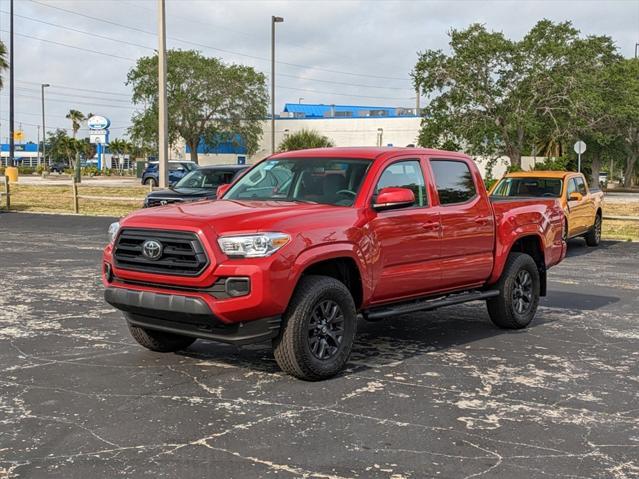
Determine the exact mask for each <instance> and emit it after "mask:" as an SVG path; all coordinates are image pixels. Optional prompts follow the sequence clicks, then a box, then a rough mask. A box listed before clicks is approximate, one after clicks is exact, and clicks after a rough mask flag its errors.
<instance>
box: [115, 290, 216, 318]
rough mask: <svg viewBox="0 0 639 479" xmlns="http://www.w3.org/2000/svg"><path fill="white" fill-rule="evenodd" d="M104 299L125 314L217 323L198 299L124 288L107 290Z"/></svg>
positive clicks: (204, 303) (202, 301) (207, 308)
mask: <svg viewBox="0 0 639 479" xmlns="http://www.w3.org/2000/svg"><path fill="white" fill-rule="evenodd" d="M104 299H105V300H106V302H107V303H109V304H110V305H111V306H114V307H116V308H117V309H119V310H122V311H124V312H126V313H135V314H142V315H145V316H153V317H158V318H162V319H167V320H174V319H175V317H176V316H177V317H179V318H180V321H188V322H196V323H197V322H200V321H209V322H210V321H217V320H216V319H215V317H214V316H213V313H212V312H211V310H210V309H209V307H208V305H207V304H206V302H205V301H204V300H202V299H200V298H193V297H191V296H183V295H179V294H161V293H153V292H151V291H138V290H133V289H125V288H113V287H111V288H107V289H106V290H105V291H104Z"/></svg>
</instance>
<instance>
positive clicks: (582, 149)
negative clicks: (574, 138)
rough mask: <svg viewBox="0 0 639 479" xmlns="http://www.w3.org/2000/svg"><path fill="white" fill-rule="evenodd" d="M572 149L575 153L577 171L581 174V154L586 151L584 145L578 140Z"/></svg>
mask: <svg viewBox="0 0 639 479" xmlns="http://www.w3.org/2000/svg"><path fill="white" fill-rule="evenodd" d="M573 148H574V149H575V153H577V171H578V172H579V173H581V154H582V153H583V152H585V151H586V144H585V143H584V142H583V141H581V140H579V141H578V142H577V143H575V146H573Z"/></svg>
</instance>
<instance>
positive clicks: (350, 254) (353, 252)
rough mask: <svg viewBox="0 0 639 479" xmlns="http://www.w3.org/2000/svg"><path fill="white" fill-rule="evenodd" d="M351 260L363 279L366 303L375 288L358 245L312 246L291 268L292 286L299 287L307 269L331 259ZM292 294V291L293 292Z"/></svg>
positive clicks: (336, 243) (303, 252)
mask: <svg viewBox="0 0 639 479" xmlns="http://www.w3.org/2000/svg"><path fill="white" fill-rule="evenodd" d="M340 258H349V259H352V260H353V261H354V262H355V265H356V266H357V269H358V270H359V275H360V278H361V279H362V293H363V299H364V301H366V300H367V299H368V298H369V297H370V295H371V294H372V290H373V286H372V283H371V280H370V278H369V276H370V275H369V274H368V268H367V267H366V263H365V261H364V257H363V254H362V253H361V251H359V248H357V246H356V245H354V244H353V243H349V242H345V241H344V242H335V243H330V244H323V245H317V246H312V247H310V248H308V249H305V250H304V251H302V252H301V253H300V254H299V255H298V256H297V258H296V259H295V262H294V263H293V266H292V268H291V274H290V276H289V281H290V282H291V283H292V284H295V285H297V283H298V281H299V279H300V277H301V276H302V274H303V273H304V271H305V270H306V269H308V268H309V267H310V266H313V265H314V264H317V263H320V262H322V261H327V260H331V259H340ZM291 293H292V291H291Z"/></svg>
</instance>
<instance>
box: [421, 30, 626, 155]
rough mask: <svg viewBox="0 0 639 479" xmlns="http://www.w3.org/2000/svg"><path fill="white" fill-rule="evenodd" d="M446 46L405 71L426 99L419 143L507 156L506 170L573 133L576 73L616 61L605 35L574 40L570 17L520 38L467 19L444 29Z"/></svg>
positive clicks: (586, 72) (577, 105) (576, 34)
mask: <svg viewBox="0 0 639 479" xmlns="http://www.w3.org/2000/svg"><path fill="white" fill-rule="evenodd" d="M450 47H451V53H450V55H446V54H444V53H443V52H442V51H441V50H427V51H425V52H422V53H420V54H419V58H418V62H417V64H416V66H415V69H414V70H413V73H412V76H413V80H414V83H415V86H419V87H420V88H421V89H422V91H423V92H424V95H425V96H427V97H429V98H430V101H429V102H428V104H427V105H426V106H425V108H424V110H425V112H426V114H425V118H424V120H423V123H422V129H421V132H420V135H419V143H420V144H421V145H423V146H433V147H447V148H451V147H456V148H457V149H463V150H465V151H467V152H468V153H469V154H471V155H474V156H485V157H488V158H490V159H491V160H492V161H493V162H494V161H495V160H496V159H497V158H499V157H501V156H508V157H509V158H510V160H511V164H512V166H513V167H514V168H521V156H522V155H523V154H524V153H525V152H527V151H530V148H531V145H533V144H535V143H536V142H539V141H540V140H544V141H545V142H546V143H552V142H557V141H562V140H564V139H566V138H568V137H570V136H571V135H572V134H573V133H574V127H573V125H572V124H571V121H570V120H571V118H572V117H573V116H574V115H575V114H576V112H579V111H581V110H582V109H583V107H584V105H583V104H582V103H580V102H576V101H577V100H582V99H583V98H582V97H577V96H575V95H573V93H574V90H575V88H576V86H577V84H578V81H577V80H576V78H577V77H579V76H586V75H589V74H591V73H592V72H593V71H594V70H596V69H597V68H600V67H601V66H602V65H605V64H609V63H612V62H614V61H616V60H617V59H618V58H619V57H618V56H617V53H616V48H615V46H614V43H613V42H612V40H611V39H610V38H608V37H596V36H589V37H587V38H581V37H580V36H579V31H578V30H576V29H575V28H573V27H572V25H571V24H570V22H564V23H557V24H555V23H553V22H551V21H549V20H542V21H540V22H538V23H537V24H536V25H535V26H534V27H533V28H532V30H531V31H530V32H528V33H527V34H526V35H525V36H524V38H523V39H522V40H520V41H513V40H510V39H508V38H506V37H505V36H504V35H503V34H502V33H500V32H489V31H488V30H487V29H486V28H485V27H484V26H483V25H479V24H474V25H471V26H470V27H468V28H467V29H465V30H452V31H451V32H450Z"/></svg>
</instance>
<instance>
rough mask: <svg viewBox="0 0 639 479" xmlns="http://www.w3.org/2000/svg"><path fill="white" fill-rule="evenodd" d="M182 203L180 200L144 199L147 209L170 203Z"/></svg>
mask: <svg viewBox="0 0 639 479" xmlns="http://www.w3.org/2000/svg"><path fill="white" fill-rule="evenodd" d="M181 201H183V200H182V199H181V198H153V197H151V198H147V199H146V206H147V207H149V208H150V207H153V206H164V205H168V204H171V203H177V202H181Z"/></svg>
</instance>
